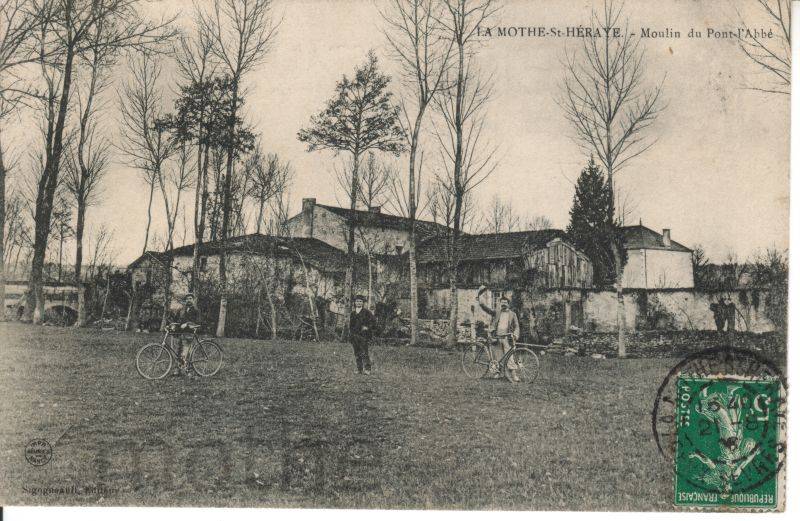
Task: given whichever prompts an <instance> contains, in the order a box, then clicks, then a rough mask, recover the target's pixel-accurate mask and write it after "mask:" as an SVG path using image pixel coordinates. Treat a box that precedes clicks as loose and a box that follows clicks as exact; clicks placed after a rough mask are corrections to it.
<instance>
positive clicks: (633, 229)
mask: <svg viewBox="0 0 800 521" xmlns="http://www.w3.org/2000/svg"><path fill="white" fill-rule="evenodd" d="M622 232H623V233H624V234H625V249H627V250H669V251H683V252H691V251H692V250H690V249H689V248H687V247H686V246H684V245H683V244H681V243H679V242H677V241H675V240H674V239H672V240H670V245H669V246H664V241H663V236H662V234H660V233H658V232H657V231H654V230H651V229H650V228H648V227H647V226H642V225H641V224H639V225H637V226H623V227H622Z"/></svg>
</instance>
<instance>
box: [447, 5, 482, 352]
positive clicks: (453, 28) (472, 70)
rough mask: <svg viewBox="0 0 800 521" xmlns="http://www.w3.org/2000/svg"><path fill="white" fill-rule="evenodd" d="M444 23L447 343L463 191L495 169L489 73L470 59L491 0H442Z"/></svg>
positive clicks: (451, 334) (452, 335)
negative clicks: (447, 63)
mask: <svg viewBox="0 0 800 521" xmlns="http://www.w3.org/2000/svg"><path fill="white" fill-rule="evenodd" d="M444 5H445V16H444V19H445V20H444V22H443V23H444V24H445V27H446V31H447V34H448V37H449V38H452V40H453V45H454V56H453V59H454V60H455V61H454V66H453V70H448V72H447V75H446V79H445V81H446V82H447V85H448V88H447V89H446V90H444V91H443V92H442V95H441V96H438V97H436V98H435V101H436V105H437V108H438V110H439V113H440V114H441V116H442V119H443V120H444V127H445V131H442V130H441V129H436V132H435V133H436V137H437V139H438V141H439V145H440V147H439V150H440V154H441V158H442V161H443V164H444V165H447V166H446V171H447V176H448V180H447V182H444V181H443V180H440V185H441V186H447V187H450V189H451V190H452V196H453V227H452V230H451V232H450V233H449V235H448V248H447V250H448V257H449V262H448V272H449V273H448V274H449V279H450V327H449V330H448V343H450V344H455V342H456V340H457V336H458V298H457V287H456V283H457V280H458V263H459V260H458V244H459V237H460V235H461V233H462V229H463V218H462V210H463V206H464V197H465V194H467V193H469V192H470V191H471V190H474V189H475V187H477V186H478V185H479V184H480V183H481V182H482V181H484V180H485V179H486V178H487V177H488V176H489V175H490V174H491V173H492V171H494V169H495V167H496V166H497V163H496V162H495V160H494V155H495V151H496V149H494V148H491V147H489V146H487V144H486V143H485V140H484V138H485V136H484V135H483V130H484V124H485V108H486V107H485V105H486V102H487V101H488V100H489V97H490V95H491V88H490V79H481V77H480V75H479V74H478V71H477V69H476V67H475V66H474V64H473V62H472V60H473V58H474V55H475V53H476V52H477V45H476V44H477V40H478V28H479V27H481V26H482V25H485V24H486V22H487V20H488V19H489V18H490V17H491V16H492V15H493V14H494V13H495V12H496V11H497V9H498V7H497V3H496V2H495V1H494V0H444Z"/></svg>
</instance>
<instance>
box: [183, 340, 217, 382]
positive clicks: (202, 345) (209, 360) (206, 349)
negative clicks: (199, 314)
mask: <svg viewBox="0 0 800 521" xmlns="http://www.w3.org/2000/svg"><path fill="white" fill-rule="evenodd" d="M189 366H190V367H191V368H192V369H193V370H194V372H195V373H197V374H198V375H200V376H214V375H215V374H217V371H219V369H220V367H222V348H220V347H219V346H218V345H217V343H216V342H214V341H213V340H201V341H200V342H198V343H197V344H195V346H194V349H192V352H191V353H190V354H189Z"/></svg>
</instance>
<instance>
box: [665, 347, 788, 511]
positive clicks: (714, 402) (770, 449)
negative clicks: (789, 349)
mask: <svg viewBox="0 0 800 521" xmlns="http://www.w3.org/2000/svg"><path fill="white" fill-rule="evenodd" d="M785 391H786V379H785V377H784V376H783V374H782V373H781V371H780V369H779V368H778V367H777V365H776V364H775V363H773V362H772V361H771V360H770V359H768V358H767V357H765V356H763V355H762V354H760V353H757V352H754V351H750V350H747V349H737V348H731V347H719V348H713V349H708V350H705V351H700V352H698V353H694V354H692V355H690V356H688V357H686V358H685V359H683V360H681V362H679V363H678V364H677V365H676V366H675V367H673V368H672V370H670V372H669V374H668V375H667V377H666V378H665V379H664V381H663V382H662V384H661V386H660V387H659V389H658V393H657V395H656V399H655V402H654V404H653V411H652V429H653V436H654V438H655V441H656V444H657V446H658V450H659V451H660V452H661V454H662V455H663V456H664V457H665V458H666V459H667V460H668V461H669V462H670V463H671V464H673V465H674V471H675V502H676V504H678V505H689V506H719V505H731V506H747V507H762V506H763V507H769V506H770V505H775V504H776V503H777V496H778V492H779V489H780V488H781V487H780V486H779V484H778V483H777V475H778V473H779V472H780V470H781V468H782V466H783V464H784V461H785V453H786V444H785V427H786V425H785V420H786V399H785V396H786V393H785Z"/></svg>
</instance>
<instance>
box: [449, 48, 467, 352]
mask: <svg viewBox="0 0 800 521" xmlns="http://www.w3.org/2000/svg"><path fill="white" fill-rule="evenodd" d="M465 82H466V78H464V42H463V41H459V42H458V79H457V81H456V110H455V117H454V120H453V123H454V125H453V126H454V127H455V128H454V130H455V134H456V136H455V137H456V139H455V141H456V146H455V150H454V154H453V198H454V200H455V201H454V202H455V207H454V209H453V231H452V233H451V234H450V251H449V253H450V328H449V331H448V339H447V340H448V344H449V345H451V346H455V344H456V343H457V342H458V289H457V281H458V239H459V235H460V232H461V211H462V208H463V199H464V194H463V192H462V187H461V169H462V164H463V158H462V156H463V154H464V150H463V134H464V121H463V120H464V114H463V102H464V90H465V85H464V83H465Z"/></svg>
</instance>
